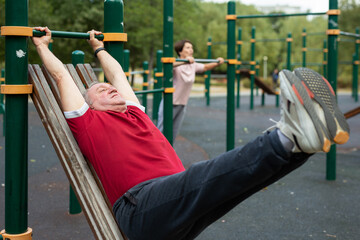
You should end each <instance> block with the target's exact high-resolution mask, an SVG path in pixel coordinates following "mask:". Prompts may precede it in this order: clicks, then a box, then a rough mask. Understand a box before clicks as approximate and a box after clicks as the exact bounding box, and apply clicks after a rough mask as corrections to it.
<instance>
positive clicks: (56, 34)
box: [33, 30, 104, 40]
mask: <svg viewBox="0 0 360 240" xmlns="http://www.w3.org/2000/svg"><path fill="white" fill-rule="evenodd" d="M44 35H45V32H42V31H38V30H33V36H34V37H41V36H44ZM51 36H52V37H54V38H76V39H90V34H89V33H81V32H65V31H51ZM95 38H97V39H99V40H104V35H103V34H100V35H95Z"/></svg>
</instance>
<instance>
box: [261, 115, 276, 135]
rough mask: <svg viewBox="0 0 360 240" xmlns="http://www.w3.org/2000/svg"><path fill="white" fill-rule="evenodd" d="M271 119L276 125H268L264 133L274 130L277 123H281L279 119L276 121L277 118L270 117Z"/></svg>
mask: <svg viewBox="0 0 360 240" xmlns="http://www.w3.org/2000/svg"><path fill="white" fill-rule="evenodd" d="M269 121H270V122H273V123H275V125H273V126H270V127H268V128H267V129H265V130H264V131H263V133H266V132H268V131H271V130H274V129H275V128H276V126H277V124H278V123H279V121H275V120H274V119H272V118H269Z"/></svg>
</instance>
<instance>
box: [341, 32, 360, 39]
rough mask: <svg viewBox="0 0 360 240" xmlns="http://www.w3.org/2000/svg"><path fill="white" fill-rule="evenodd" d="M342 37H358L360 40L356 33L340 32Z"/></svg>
mask: <svg viewBox="0 0 360 240" xmlns="http://www.w3.org/2000/svg"><path fill="white" fill-rule="evenodd" d="M340 35H343V36H348V37H356V38H360V34H356V33H349V32H343V31H340Z"/></svg>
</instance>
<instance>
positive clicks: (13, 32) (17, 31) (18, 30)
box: [1, 26, 33, 37]
mask: <svg viewBox="0 0 360 240" xmlns="http://www.w3.org/2000/svg"><path fill="white" fill-rule="evenodd" d="M1 36H26V37H32V36H33V29H32V28H31V27H20V26H19V27H18V26H2V27H1Z"/></svg>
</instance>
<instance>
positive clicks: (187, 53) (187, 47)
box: [179, 42, 194, 58]
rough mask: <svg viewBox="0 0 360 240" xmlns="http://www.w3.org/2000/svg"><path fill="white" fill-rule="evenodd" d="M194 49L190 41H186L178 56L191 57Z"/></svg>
mask: <svg viewBox="0 0 360 240" xmlns="http://www.w3.org/2000/svg"><path fill="white" fill-rule="evenodd" d="M193 53H194V49H193V46H192V44H191V43H188V42H186V43H185V44H184V47H183V49H182V51H181V52H179V54H180V58H186V57H192V56H193Z"/></svg>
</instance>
